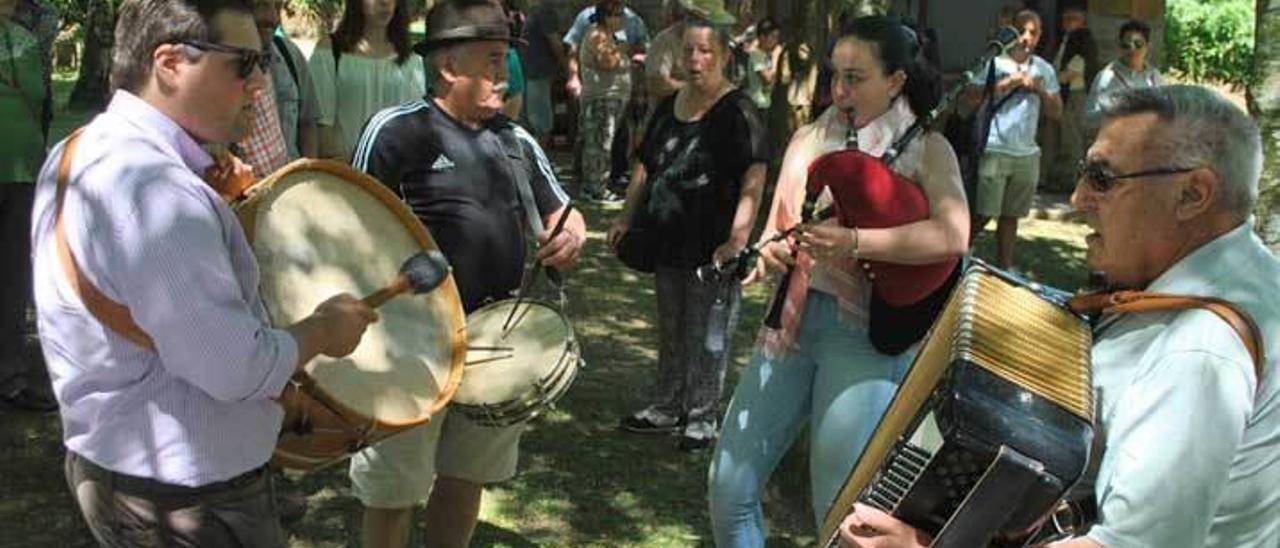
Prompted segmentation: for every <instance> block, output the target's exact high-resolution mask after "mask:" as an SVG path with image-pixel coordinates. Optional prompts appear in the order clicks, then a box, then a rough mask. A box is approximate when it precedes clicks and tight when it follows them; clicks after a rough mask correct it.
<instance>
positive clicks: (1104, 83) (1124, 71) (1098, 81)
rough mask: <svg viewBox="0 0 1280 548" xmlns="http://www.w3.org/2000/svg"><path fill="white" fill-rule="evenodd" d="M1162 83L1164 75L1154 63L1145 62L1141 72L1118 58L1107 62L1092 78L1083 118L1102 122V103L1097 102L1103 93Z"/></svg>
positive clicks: (1093, 121) (1096, 123)
mask: <svg viewBox="0 0 1280 548" xmlns="http://www.w3.org/2000/svg"><path fill="white" fill-rule="evenodd" d="M1163 85H1164V76H1163V75H1161V74H1160V69H1157V68H1156V67H1155V65H1152V64H1151V63H1147V67H1146V68H1145V69H1144V70H1143V71H1142V72H1134V71H1133V70H1130V69H1129V67H1128V66H1127V65H1125V64H1124V63H1122V62H1120V61H1119V60H1116V61H1112V62H1110V63H1107V66H1106V67H1103V69H1102V70H1100V71H1098V75H1097V76H1095V77H1094V78H1093V87H1091V88H1089V100H1088V102H1087V103H1085V118H1087V119H1088V121H1089V124H1091V125H1094V126H1096V125H1098V124H1099V123H1101V122H1102V105H1101V103H1100V102H1099V101H1100V100H1101V99H1102V96H1103V95H1106V94H1108V93H1111V92H1113V91H1119V90H1123V89H1138V88H1152V87H1156V86H1163Z"/></svg>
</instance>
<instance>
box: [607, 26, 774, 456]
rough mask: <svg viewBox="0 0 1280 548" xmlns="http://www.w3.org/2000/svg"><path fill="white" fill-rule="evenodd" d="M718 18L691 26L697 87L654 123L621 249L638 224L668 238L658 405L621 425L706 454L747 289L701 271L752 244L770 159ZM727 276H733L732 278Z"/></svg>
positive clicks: (630, 193) (688, 57)
mask: <svg viewBox="0 0 1280 548" xmlns="http://www.w3.org/2000/svg"><path fill="white" fill-rule="evenodd" d="M726 15H727V14H723V13H722V14H721V16H720V17H717V18H716V19H717V20H716V21H715V23H716V24H713V23H712V22H710V21H708V20H706V19H700V18H697V17H694V18H692V19H691V20H690V21H689V22H688V23H687V27H686V29H685V32H684V56H685V59H684V60H685V65H686V67H687V68H688V72H689V79H688V84H687V85H686V86H685V87H684V88H682V89H681V90H680V91H678V92H676V93H675V94H674V95H671V96H669V97H667V98H666V99H664V100H663V101H662V102H661V103H660V104H659V105H658V107H657V109H656V110H655V112H654V114H653V116H652V118H651V119H650V120H649V126H648V128H647V129H646V131H645V136H644V141H643V144H642V145H641V150H640V158H639V161H638V162H637V163H636V166H635V167H634V173H633V175H632V178H631V185H630V186H629V187H628V188H627V201H626V205H625V206H624V208H623V211H622V214H621V215H619V216H618V219H617V220H616V221H614V224H613V226H612V227H611V228H610V229H609V243H610V245H611V246H616V245H617V242H618V240H619V239H620V238H621V237H622V235H623V234H625V233H626V232H627V231H628V230H629V229H630V227H631V226H632V222H633V221H634V220H635V218H636V216H637V215H644V216H647V219H646V220H647V224H648V225H649V226H653V227H655V229H656V231H657V233H658V235H659V241H661V242H662V244H661V245H660V246H659V250H658V255H657V268H656V271H655V279H656V283H657V298H658V343H659V350H658V378H657V385H656V388H655V393H654V399H653V400H652V402H651V404H650V405H649V406H647V407H645V408H644V409H642V410H640V411H638V412H636V413H635V414H633V415H629V416H627V417H625V418H623V419H622V426H623V427H624V428H626V429H627V430H631V431H634V432H671V431H674V430H676V429H681V430H682V431H681V441H680V446H681V447H682V448H685V449H698V448H702V447H706V446H707V445H709V444H710V443H711V441H712V440H713V438H714V436H715V433H716V429H717V420H716V404H717V402H718V401H719V399H720V394H721V390H722V388H723V384H724V371H725V366H726V364H727V363H728V358H729V339H730V337H731V335H732V332H733V328H734V326H735V325H736V324H737V316H738V307H739V304H740V302H741V299H742V289H741V287H740V285H739V283H738V281H737V280H736V279H725V280H717V281H706V282H704V281H701V280H699V279H698V277H697V275H696V273H695V271H696V269H697V267H698V266H700V265H704V264H707V263H709V262H712V261H715V262H717V263H723V262H727V261H728V260H729V259H730V258H732V257H734V256H735V255H737V253H738V252H739V251H740V250H742V249H743V248H744V247H745V246H746V244H747V238H748V237H749V236H750V234H751V227H752V225H753V224H754V223H755V218H756V210H757V208H758V206H759V204H760V197H761V194H762V192H763V190H764V181H765V165H766V162H767V158H766V155H767V152H766V148H765V134H764V130H763V127H762V125H761V122H760V116H759V113H758V112H757V111H756V109H755V106H754V105H753V104H752V102H751V99H750V98H749V97H748V96H747V95H746V94H745V93H744V92H742V91H740V90H738V89H737V88H736V87H735V86H734V84H733V81H732V80H731V79H730V77H729V74H728V72H729V69H730V67H731V66H733V63H732V62H731V59H732V58H733V54H734V52H733V50H732V48H731V46H730V43H729V35H728V33H727V30H728V29H727V27H721V26H720V23H721V22H722V21H726V20H728V21H731V20H732V17H731V16H729V17H725V16H726ZM726 278H728V277H726Z"/></svg>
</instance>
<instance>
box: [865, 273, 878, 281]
mask: <svg viewBox="0 0 1280 548" xmlns="http://www.w3.org/2000/svg"><path fill="white" fill-rule="evenodd" d="M867 279H868V280H874V279H876V273H875V272H868V273H867Z"/></svg>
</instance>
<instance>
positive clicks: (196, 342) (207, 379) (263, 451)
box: [32, 0, 376, 546]
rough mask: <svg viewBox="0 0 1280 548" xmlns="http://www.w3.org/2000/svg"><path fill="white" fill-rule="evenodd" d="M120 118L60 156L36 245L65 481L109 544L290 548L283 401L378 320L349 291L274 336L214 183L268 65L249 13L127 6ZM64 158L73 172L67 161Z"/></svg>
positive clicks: (110, 115) (154, 3) (198, 1)
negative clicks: (314, 362) (278, 493)
mask: <svg viewBox="0 0 1280 548" xmlns="http://www.w3.org/2000/svg"><path fill="white" fill-rule="evenodd" d="M115 44H116V49H115V55H114V59H113V65H112V68H111V82H112V85H113V87H114V88H115V92H114V95H113V96H112V99H111V102H110V104H109V105H108V106H107V109H106V111H105V112H103V113H102V114H100V115H98V116H97V117H96V118H94V119H93V121H92V122H90V123H89V124H88V125H87V126H85V127H84V128H83V129H82V130H80V131H79V132H77V133H76V134H73V136H72V137H70V138H68V140H66V141H64V142H62V143H60V144H59V145H58V146H57V147H55V148H54V150H53V152H52V154H51V155H50V157H49V159H48V161H47V162H46V163H45V165H44V167H43V169H42V170H41V173H40V177H39V182H38V184H37V188H36V201H35V208H34V217H33V224H34V228H33V231H32V247H33V251H34V253H33V263H34V274H35V275H34V279H35V298H36V308H37V314H38V318H39V323H40V341H41V346H42V348H43V350H44V356H45V362H46V363H47V364H48V367H49V371H50V378H51V379H52V380H53V386H54V393H55V395H56V396H57V399H58V403H59V404H60V406H61V413H62V419H63V421H62V423H63V438H64V439H63V441H64V445H65V446H66V448H67V457H66V475H67V482H68V485H69V487H70V488H71V491H72V493H73V495H74V496H75V499H76V501H77V503H78V505H79V507H80V510H81V512H82V513H83V515H84V518H85V521H86V522H87V523H88V525H89V529H90V531H91V532H92V533H93V535H94V537H95V539H96V540H97V541H98V543H99V544H101V545H104V546H161V545H163V546H172V545H182V546H284V543H285V538H284V534H283V532H282V530H281V528H280V523H279V520H278V518H277V515H276V509H275V506H274V505H273V503H272V500H271V498H270V496H269V493H270V479H269V475H268V474H267V473H266V468H265V464H266V462H267V460H268V458H270V456H271V452H272V449H273V448H274V447H275V443H276V438H277V436H278V434H279V431H280V424H281V418H282V417H281V415H282V411H281V408H280V406H279V405H278V404H277V403H275V402H274V401H272V398H274V397H276V396H279V395H280V393H281V391H282V390H283V389H284V387H285V385H286V383H288V381H289V378H290V376H291V375H292V374H293V373H294V372H295V371H296V370H298V369H299V368H300V367H301V365H302V364H305V363H307V362H308V361H310V360H311V359H312V358H313V357H315V356H316V355H317V354H325V355H328V356H335V357H340V356H344V355H346V354H349V353H350V352H351V351H352V350H353V349H354V348H355V346H356V345H357V344H358V343H359V340H360V337H361V336H362V334H363V333H364V329H365V326H366V325H367V324H368V323H369V322H370V321H373V320H375V319H376V314H375V313H374V312H373V311H372V310H371V309H369V308H368V307H367V306H365V305H364V304H362V303H361V302H360V301H359V300H357V299H355V298H354V297H352V296H350V295H339V296H336V297H333V298H331V299H329V300H327V301H325V302H324V303H322V304H320V306H319V307H317V309H316V311H315V313H314V314H313V315H311V316H309V317H307V318H306V319H303V320H302V321H300V322H298V323H296V324H294V325H291V326H287V327H284V328H282V329H276V328H272V327H271V325H270V323H269V321H268V318H267V316H266V312H265V308H264V306H263V303H262V300H261V298H260V297H259V296H258V288H257V283H258V268H257V263H256V261H255V259H254V255H253V251H252V250H251V249H250V247H249V244H248V242H247V240H246V238H245V235H244V230H243V229H242V228H241V227H240V223H239V221H238V220H237V219H236V216H235V214H234V213H233V212H232V211H231V209H230V208H228V207H227V205H226V203H225V202H224V201H223V199H222V198H221V196H220V195H219V193H218V190H217V189H216V188H214V186H215V183H214V182H212V181H211V182H209V183H206V182H205V181H204V180H203V179H202V177H201V174H203V173H205V172H206V170H207V169H208V168H209V167H211V166H212V165H213V164H214V161H213V159H212V158H211V157H210V156H209V154H208V153H206V152H205V150H204V148H203V147H204V146H206V145H225V144H227V143H231V142H235V141H236V140H237V139H239V138H241V137H243V136H244V134H245V132H246V131H247V130H248V128H249V122H250V117H251V114H252V105H253V100H254V95H255V94H257V93H261V92H262V87H263V80H264V78H265V76H264V74H263V71H264V70H265V69H266V68H267V62H266V59H267V58H266V57H265V56H264V55H263V53H262V43H261V41H260V40H259V38H258V34H257V32H256V30H255V28H254V22H253V12H252V7H251V5H250V4H249V3H248V1H247V0H125V1H124V2H123V3H122V4H121V6H120V10H119V19H118V23H117V26H116V32H115ZM64 160H65V161H64Z"/></svg>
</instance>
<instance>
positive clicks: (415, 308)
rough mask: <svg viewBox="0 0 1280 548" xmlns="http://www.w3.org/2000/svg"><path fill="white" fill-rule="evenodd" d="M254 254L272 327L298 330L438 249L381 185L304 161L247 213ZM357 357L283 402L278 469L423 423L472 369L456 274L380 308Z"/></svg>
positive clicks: (326, 360) (243, 215)
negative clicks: (321, 310) (325, 305)
mask: <svg viewBox="0 0 1280 548" xmlns="http://www.w3.org/2000/svg"><path fill="white" fill-rule="evenodd" d="M235 209H236V213H237V215H238V216H239V217H240V221H241V224H242V225H243V227H244V230H245V234H246V236H247V237H248V239H249V242H250V244H251V245H252V246H253V249H254V255H255V256H256V257H257V260H258V269H259V273H260V281H259V292H260V293H261V295H262V299H263V302H264V303H265V305H266V308H267V313H268V315H269V316H270V318H271V321H272V324H273V325H275V326H278V327H283V326H287V325H290V324H293V323H295V322H297V321H299V320H301V319H303V318H305V317H307V316H308V315H310V314H311V313H312V312H313V311H314V310H315V307H316V306H317V305H319V304H320V303H321V302H323V301H324V300H325V299H327V298H329V297H331V296H333V295H336V294H338V293H344V292H345V293H350V294H352V295H355V296H357V297H362V296H364V295H368V294H370V293H372V292H374V291H376V290H377V289H379V288H381V287H383V286H385V285H387V284H388V283H390V282H391V281H392V280H394V279H395V277H396V276H397V274H398V273H399V269H400V265H401V264H402V263H403V262H404V260H405V259H407V258H409V257H410V256H412V255H413V254H415V253H417V252H419V251H423V250H432V249H437V246H436V244H435V241H434V240H432V238H431V235H430V234H429V233H428V232H427V229H426V227H424V226H423V225H422V223H421V222H419V221H418V219H417V218H416V217H415V216H414V215H413V213H412V212H411V211H409V209H408V208H407V207H406V206H405V205H404V204H403V203H402V202H401V201H400V200H399V199H398V198H397V197H396V196H395V195H394V194H392V193H391V192H390V191H389V190H387V189H386V188H385V187H383V185H382V184H381V183H379V182H378V181H376V180H375V179H373V178H371V177H369V176H368V175H366V174H363V173H360V172H357V171H355V170H353V169H351V168H350V167H348V166H346V165H345V164H340V163H337V162H331V161H325V160H299V161H296V162H293V163H291V164H289V165H288V166H285V167H284V168H282V169H280V170H279V171H277V172H276V173H274V174H272V175H271V176H270V177H268V178H267V179H265V180H263V181H262V182H261V183H260V184H259V185H257V186H256V187H254V189H253V190H252V191H251V192H250V193H249V196H248V197H247V198H246V199H245V200H243V201H242V202H240V203H238V204H236V205H235ZM378 314H379V321H378V322H376V323H373V324H370V325H369V327H368V330H367V331H366V332H365V334H364V336H363V338H362V339H361V341H360V344H359V346H357V347H356V349H355V351H354V352H353V353H352V354H351V355H349V356H347V357H345V358H341V359H335V358H330V357H327V356H318V357H316V358H315V359H313V360H311V361H310V362H308V363H307V364H306V366H305V367H304V369H303V371H301V372H299V373H298V374H296V375H295V376H294V379H293V382H291V383H290V385H289V386H288V387H287V388H286V389H285V391H284V393H283V394H282V395H281V397H280V400H279V401H280V403H281V404H282V406H284V408H285V421H284V425H283V428H282V431H281V436H280V442H279V444H278V445H277V447H276V452H275V455H274V457H273V464H275V465H278V466H282V467H286V468H298V469H312V468H316V467H318V466H322V465H324V464H328V463H332V462H335V461H338V460H341V459H343V458H345V457H347V456H348V455H349V454H350V453H351V452H354V451H356V450H359V449H361V448H363V447H364V446H367V445H368V444H371V443H373V442H375V441H377V440H380V439H382V438H385V437H387V436H389V435H391V434H394V433H396V432H399V431H401V430H404V429H407V428H409V427H412V426H416V425H419V424H423V423H425V422H427V421H428V420H430V419H431V417H432V416H433V415H435V414H436V413H437V412H439V411H440V410H441V409H443V408H444V406H445V405H447V404H448V403H449V400H450V399H451V398H452V396H453V394H454V392H455V391H456V389H457V387H458V385H459V382H460V381H461V378H462V373H463V362H464V360H465V357H466V328H465V323H464V322H465V317H464V314H463V311H462V303H461V299H460V298H459V295H458V289H457V285H456V283H455V281H454V279H453V277H452V275H450V276H449V278H448V279H446V280H445V281H444V283H442V284H441V285H440V287H438V288H437V289H435V290H433V291H431V292H429V293H426V294H423V295H416V296H401V297H398V298H396V299H393V300H391V301H389V302H388V303H386V304H385V305H383V306H382V307H380V308H379V309H378Z"/></svg>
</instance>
